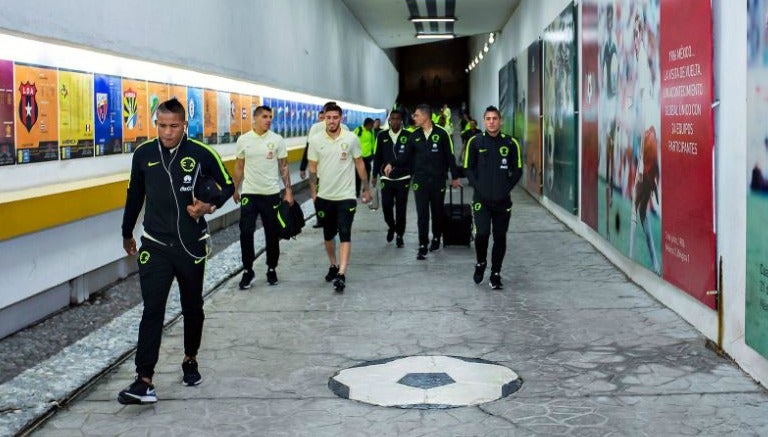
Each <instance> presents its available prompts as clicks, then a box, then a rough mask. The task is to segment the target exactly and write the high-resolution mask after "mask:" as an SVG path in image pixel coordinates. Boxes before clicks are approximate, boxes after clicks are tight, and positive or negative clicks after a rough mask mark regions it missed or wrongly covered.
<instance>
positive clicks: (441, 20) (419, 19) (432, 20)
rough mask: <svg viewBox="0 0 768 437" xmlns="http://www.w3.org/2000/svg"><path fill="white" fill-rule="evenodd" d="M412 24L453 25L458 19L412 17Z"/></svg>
mask: <svg viewBox="0 0 768 437" xmlns="http://www.w3.org/2000/svg"><path fill="white" fill-rule="evenodd" d="M409 20H411V22H412V23H453V22H455V21H456V17H411V18H409Z"/></svg>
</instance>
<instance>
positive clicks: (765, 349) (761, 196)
mask: <svg viewBox="0 0 768 437" xmlns="http://www.w3.org/2000/svg"><path fill="white" fill-rule="evenodd" d="M747 8H748V10H747V12H748V14H747V17H749V18H748V21H747V41H746V42H747V168H745V169H744V173H745V175H744V176H745V177H744V179H743V180H742V182H741V183H746V184H747V187H748V189H747V229H746V233H747V248H746V249H747V254H746V264H747V272H746V274H747V277H746V308H745V314H744V318H745V323H744V330H745V332H744V335H745V341H746V343H747V345H749V347H751V348H752V349H754V350H755V351H757V352H758V353H760V354H761V355H762V356H763V357H766V358H768V226H766V223H768V123H766V122H765V121H766V120H768V27H767V26H766V22H765V20H764V17H765V16H766V14H768V2H766V1H765V0H760V1H754V0H751V1H748V2H747Z"/></svg>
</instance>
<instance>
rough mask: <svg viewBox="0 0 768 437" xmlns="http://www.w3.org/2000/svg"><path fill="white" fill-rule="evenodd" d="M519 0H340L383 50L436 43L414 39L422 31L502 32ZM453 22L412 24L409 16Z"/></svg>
mask: <svg viewBox="0 0 768 437" xmlns="http://www.w3.org/2000/svg"><path fill="white" fill-rule="evenodd" d="M520 1H521V0H342V2H344V4H346V5H347V7H348V8H349V10H350V11H351V12H352V14H354V15H355V17H357V19H358V20H359V21H360V23H362V25H363V27H364V28H365V29H366V30H367V31H368V33H369V34H370V35H371V37H373V39H374V41H376V43H377V44H378V45H379V47H381V48H383V49H388V48H393V47H402V46H409V45H414V44H424V43H428V42H434V41H439V40H431V39H417V38H416V31H417V27H418V28H419V29H423V31H424V32H440V33H443V32H446V31H448V32H450V31H451V27H452V30H453V33H455V35H456V37H457V38H458V37H462V36H472V35H477V34H482V33H488V32H493V31H497V30H501V28H502V27H503V26H504V24H506V22H507V21H508V20H509V17H511V16H512V13H513V12H514V11H515V9H516V8H517V6H518V5H519V4H520ZM451 10H453V11H454V13H453V15H454V16H455V17H456V19H457V21H456V22H455V23H411V22H410V21H408V18H409V17H411V16H420V17H441V16H450V15H451V14H450V12H451Z"/></svg>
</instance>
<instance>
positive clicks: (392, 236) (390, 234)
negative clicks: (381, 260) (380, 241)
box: [387, 228, 395, 243]
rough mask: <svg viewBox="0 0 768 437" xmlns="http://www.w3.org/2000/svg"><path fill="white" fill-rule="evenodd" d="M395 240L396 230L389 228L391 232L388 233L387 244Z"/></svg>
mask: <svg viewBox="0 0 768 437" xmlns="http://www.w3.org/2000/svg"><path fill="white" fill-rule="evenodd" d="M393 238H395V230H394V229H392V228H389V230H388V231H387V243H391V242H392V239H393Z"/></svg>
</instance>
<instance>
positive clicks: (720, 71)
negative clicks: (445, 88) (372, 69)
mask: <svg viewBox="0 0 768 437" xmlns="http://www.w3.org/2000/svg"><path fill="white" fill-rule="evenodd" d="M570 3H571V1H570V0H557V1H555V0H550V1H545V2H523V3H522V4H521V6H520V7H519V9H518V10H517V11H516V12H515V14H514V15H513V16H512V17H511V18H510V20H509V21H508V22H507V24H506V25H505V26H504V28H503V29H502V32H501V34H500V35H499V40H498V42H497V43H496V44H494V45H493V46H492V48H491V50H490V51H489V52H488V54H487V55H486V56H485V58H484V59H483V61H482V62H481V63H480V64H479V65H478V66H477V67H476V68H475V69H474V70H473V71H472V72H470V96H471V97H470V111H471V113H472V114H473V115H474V116H478V115H479V114H481V113H482V110H483V109H484V108H485V107H486V106H487V105H489V104H498V72H499V69H500V68H502V66H504V65H505V64H506V63H507V62H508V61H509V60H510V59H512V57H514V56H517V55H518V54H519V53H521V52H522V51H523V50H524V49H525V48H527V47H528V45H530V43H531V42H533V41H534V40H535V39H537V38H539V36H541V34H542V31H543V29H544V28H545V27H546V26H547V25H549V23H550V22H551V21H552V20H553V19H554V18H555V17H556V16H557V15H558V14H559V13H560V12H561V11H562V10H563V9H564V8H565V7H566V6H567V5H568V4H570ZM712 8H713V21H714V23H713V39H714V50H715V53H714V74H715V90H714V94H715V98H716V99H719V101H720V105H719V106H718V107H717V109H716V110H715V162H716V164H715V196H716V202H715V208H716V211H715V213H716V232H717V250H718V257H719V258H722V260H723V270H722V277H723V290H722V291H723V296H722V301H723V306H722V308H723V312H724V317H723V318H724V327H723V330H722V331H721V332H720V333H719V334H720V335H722V337H723V343H722V347H723V349H724V350H725V352H726V353H728V354H729V355H730V356H731V357H733V358H734V359H735V360H736V362H737V363H738V364H739V365H740V366H741V367H742V368H743V369H744V370H745V371H747V372H748V373H749V374H750V375H752V376H753V377H754V378H755V379H756V380H758V381H759V382H761V383H762V384H764V385H765V384H768V360H766V359H765V358H763V357H762V356H760V355H759V354H758V353H756V352H755V351H754V350H753V349H751V348H750V347H749V346H747V345H746V344H745V342H744V316H745V287H746V283H745V275H746V232H745V229H746V195H747V191H746V190H747V186H746V184H744V183H743V180H744V172H745V171H746V169H747V164H746V162H747V158H746V144H747V136H746V120H747V108H746V99H747V86H746V75H747V49H746V35H747V14H746V10H747V7H746V1H745V0H739V1H732V0H712ZM579 22H581V20H579ZM486 41H487V35H481V36H477V37H473V38H472V39H471V41H470V54H471V56H473V57H474V55H475V54H477V53H478V51H479V50H480V49H481V47H482V46H483V44H484V43H485V42H486ZM579 98H581V95H580V94H579ZM579 141H580V138H579ZM579 150H581V147H579ZM579 180H581V179H579ZM734 181H737V182H738V183H734ZM542 203H543V204H544V206H545V207H547V208H549V209H550V210H551V211H552V212H553V213H554V214H555V215H556V216H557V217H558V218H560V219H561V220H562V221H563V222H564V223H565V224H567V225H568V226H569V227H571V228H572V229H573V230H574V231H575V232H577V233H578V234H580V235H582V236H583V237H584V238H585V239H587V240H588V241H589V242H590V243H592V244H593V245H595V247H596V248H597V249H598V250H600V251H601V252H602V253H604V254H605V255H606V256H607V257H608V258H609V259H611V261H612V262H614V263H615V264H616V265H617V266H618V267H619V268H620V269H622V270H623V271H624V272H625V273H626V274H627V275H628V276H629V277H630V278H631V279H632V280H633V281H634V282H636V283H638V284H639V285H641V286H642V287H643V288H645V289H646V290H647V291H648V292H649V293H650V294H651V295H653V296H654V297H655V298H657V299H658V300H659V301H661V302H662V303H663V304H664V305H666V306H668V307H669V308H671V309H672V310H674V311H675V312H677V313H678V314H680V315H681V316H682V317H683V318H684V319H686V320H687V321H688V322H689V323H691V324H692V325H693V326H694V327H696V328H697V329H698V330H699V331H700V332H701V333H702V334H703V335H705V336H706V337H708V338H710V339H711V340H713V341H717V339H718V322H717V313H716V312H715V311H713V310H711V309H709V308H708V307H706V306H704V305H702V304H701V303H700V302H699V301H697V300H695V299H694V298H692V297H690V296H689V295H688V294H686V293H685V292H683V291H682V290H679V289H677V288H676V287H674V286H672V285H670V284H669V283H667V282H665V281H663V280H661V279H660V278H659V277H658V276H656V275H655V274H652V273H651V272H649V271H648V270H646V269H645V268H643V267H641V266H639V265H638V264H636V263H635V262H634V261H632V260H630V259H628V258H627V257H625V256H624V255H623V254H621V253H620V252H619V251H618V250H616V249H615V248H613V247H612V246H611V245H610V244H608V243H607V242H606V241H605V240H604V239H603V238H602V237H600V236H599V235H598V234H597V233H596V232H594V231H593V230H592V229H591V228H590V227H589V226H587V225H586V224H584V223H583V222H581V221H580V220H579V219H578V218H577V217H574V216H573V215H571V214H570V213H568V212H565V211H564V210H562V209H561V208H560V207H559V206H557V205H554V204H552V203H551V202H548V201H547V200H546V199H543V200H542Z"/></svg>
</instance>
